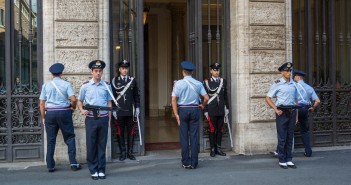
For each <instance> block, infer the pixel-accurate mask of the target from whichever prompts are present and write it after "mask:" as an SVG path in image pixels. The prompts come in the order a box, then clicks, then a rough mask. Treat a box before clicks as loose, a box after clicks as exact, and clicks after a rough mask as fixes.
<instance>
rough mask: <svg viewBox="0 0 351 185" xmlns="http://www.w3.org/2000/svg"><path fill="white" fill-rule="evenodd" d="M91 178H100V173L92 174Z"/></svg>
mask: <svg viewBox="0 0 351 185" xmlns="http://www.w3.org/2000/svg"><path fill="white" fill-rule="evenodd" d="M91 178H92V179H93V180H98V179H99V175H98V173H97V172H95V173H94V174H91Z"/></svg>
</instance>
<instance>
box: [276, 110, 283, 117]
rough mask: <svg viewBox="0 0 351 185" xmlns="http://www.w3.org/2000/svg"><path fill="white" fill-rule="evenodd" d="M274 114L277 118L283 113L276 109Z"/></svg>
mask: <svg viewBox="0 0 351 185" xmlns="http://www.w3.org/2000/svg"><path fill="white" fill-rule="evenodd" d="M275 113H276V114H277V115H278V116H281V115H282V114H283V111H282V110H280V109H276V110H275Z"/></svg>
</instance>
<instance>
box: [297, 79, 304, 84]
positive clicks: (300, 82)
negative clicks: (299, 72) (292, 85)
mask: <svg viewBox="0 0 351 185" xmlns="http://www.w3.org/2000/svg"><path fill="white" fill-rule="evenodd" d="M297 83H299V84H304V83H305V81H303V80H299V81H298V82H297Z"/></svg>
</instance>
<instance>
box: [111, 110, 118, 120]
mask: <svg viewBox="0 0 351 185" xmlns="http://www.w3.org/2000/svg"><path fill="white" fill-rule="evenodd" d="M112 115H113V117H114V118H115V120H117V112H116V111H113V112H112Z"/></svg>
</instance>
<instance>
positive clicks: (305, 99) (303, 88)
mask: <svg viewBox="0 0 351 185" xmlns="http://www.w3.org/2000/svg"><path fill="white" fill-rule="evenodd" d="M296 87H297V90H298V92H299V94H298V101H299V104H304V105H312V104H311V99H312V100H313V101H315V100H317V99H318V96H317V94H316V92H315V91H314V89H313V88H312V87H311V86H309V85H308V84H306V83H305V82H304V81H303V80H300V81H298V82H297V83H296ZM300 94H301V95H300ZM301 96H302V97H301Z"/></svg>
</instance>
